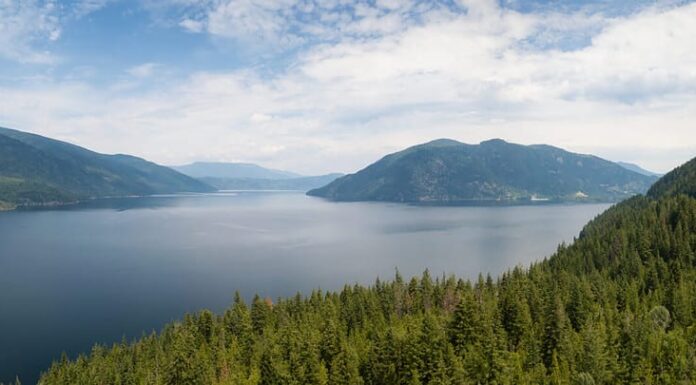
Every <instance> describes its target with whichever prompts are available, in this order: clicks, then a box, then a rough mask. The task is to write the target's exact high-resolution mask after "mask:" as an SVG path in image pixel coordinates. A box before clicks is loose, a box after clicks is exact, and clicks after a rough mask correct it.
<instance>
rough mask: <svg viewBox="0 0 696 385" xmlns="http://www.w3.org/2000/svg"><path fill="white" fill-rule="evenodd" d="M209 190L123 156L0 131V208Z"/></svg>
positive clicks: (43, 138) (148, 163)
mask: <svg viewBox="0 0 696 385" xmlns="http://www.w3.org/2000/svg"><path fill="white" fill-rule="evenodd" d="M212 190H213V188H212V187H211V186H208V185H206V184H205V183H203V182H200V181H198V180H195V179H193V178H191V177H188V176H186V175H183V174H181V173H178V172H176V171H174V170H171V169H169V168H167V167H163V166H159V165H157V164H155V163H152V162H148V161H146V160H144V159H141V158H137V157H134V156H129V155H121V154H118V155H105V154H100V153H96V152H93V151H90V150H87V149H84V148H82V147H79V146H76V145H73V144H69V143H66V142H61V141H58V140H53V139H49V138H46V137H43V136H39V135H34V134H30V133H26V132H22V131H17V130H12V129H9V128H1V127H0V207H3V208H5V209H7V208H12V207H15V206H22V205H43V204H52V203H66V202H74V201H77V200H81V199H88V198H98V197H108V196H129V195H150V194H164V193H174V192H207V191H212Z"/></svg>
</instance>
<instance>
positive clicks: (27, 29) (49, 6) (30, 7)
mask: <svg viewBox="0 0 696 385" xmlns="http://www.w3.org/2000/svg"><path fill="white" fill-rule="evenodd" d="M60 33H61V26H60V23H59V19H58V10H57V6H56V4H55V3H53V2H51V1H39V0H26V1H15V0H0V56H3V57H5V58H7V59H11V60H16V61H19V62H25V63H48V62H51V61H53V59H54V58H53V56H52V55H51V54H50V53H49V52H47V51H45V50H40V49H35V48H34V47H33V43H35V42H36V41H42V40H44V41H45V40H49V41H52V40H56V39H58V38H59V37H60Z"/></svg>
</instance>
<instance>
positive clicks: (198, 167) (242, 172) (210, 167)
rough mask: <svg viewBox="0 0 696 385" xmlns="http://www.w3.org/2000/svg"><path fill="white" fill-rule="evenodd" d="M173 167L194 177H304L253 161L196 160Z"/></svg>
mask: <svg viewBox="0 0 696 385" xmlns="http://www.w3.org/2000/svg"><path fill="white" fill-rule="evenodd" d="M172 169H174V170H177V171H179V172H180V173H182V174H186V175H188V176H191V177H194V178H225V179H228V178H232V179H239V178H253V179H289V178H299V177H302V175H300V174H296V173H294V172H290V171H283V170H274V169H270V168H265V167H261V166H259V165H256V164H253V163H223V162H195V163H191V164H186V165H183V166H172Z"/></svg>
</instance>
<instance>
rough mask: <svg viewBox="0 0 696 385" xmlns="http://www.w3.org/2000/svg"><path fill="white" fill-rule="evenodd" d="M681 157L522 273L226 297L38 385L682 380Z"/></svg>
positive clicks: (687, 254)
mask: <svg viewBox="0 0 696 385" xmlns="http://www.w3.org/2000/svg"><path fill="white" fill-rule="evenodd" d="M685 167H687V168H689V169H691V170H685V169H679V170H677V171H675V173H674V174H669V175H667V176H666V177H665V178H666V180H669V181H671V182H670V185H669V186H666V185H665V186H663V190H661V191H669V192H670V193H669V194H667V195H662V194H660V193H658V192H653V193H652V194H651V196H649V197H642V196H639V197H634V198H631V199H629V200H627V201H624V202H622V203H620V204H617V205H615V206H614V207H612V208H610V209H609V210H607V211H606V212H605V213H604V214H602V215H600V216H599V217H597V218H596V219H594V220H593V221H591V222H590V223H589V224H588V225H587V226H586V227H585V228H584V229H583V231H582V232H581V234H580V236H579V237H578V239H577V240H576V241H575V242H574V243H573V244H572V245H570V246H565V245H562V246H560V247H559V249H558V251H557V252H556V253H555V254H554V255H553V256H552V257H550V258H549V259H547V260H544V261H542V262H539V263H536V264H534V265H532V266H531V267H530V268H529V269H526V270H525V269H522V268H520V267H517V268H515V269H513V270H511V271H509V272H508V273H506V274H503V275H502V276H501V277H499V278H498V279H495V280H494V279H492V278H491V277H485V278H484V277H480V278H479V279H478V280H477V281H476V282H469V281H465V280H461V279H456V278H455V277H444V276H443V277H437V278H433V277H431V276H430V274H429V273H428V272H427V271H426V272H425V273H424V274H423V275H422V277H420V278H413V279H411V280H408V281H407V280H404V279H403V278H402V277H401V276H400V275H399V274H398V272H397V275H396V277H395V279H394V280H393V281H391V282H388V283H387V282H381V281H379V280H378V281H377V282H375V284H374V285H372V286H371V287H363V286H359V285H355V286H346V287H345V288H344V289H343V290H342V291H340V292H329V293H324V292H320V291H315V292H313V293H311V295H309V296H308V297H302V296H300V295H299V294H298V295H297V296H296V297H293V298H287V299H280V300H278V301H277V302H276V303H271V302H270V301H269V300H263V299H261V298H259V297H258V296H257V297H255V298H254V299H253V301H252V303H251V306H247V305H246V304H245V303H244V301H243V300H242V299H241V298H240V296H239V295H237V296H236V297H235V299H234V303H233V305H232V306H231V307H230V308H229V309H227V310H226V311H225V312H224V314H222V315H215V314H213V313H211V312H210V311H202V312H200V313H198V314H195V315H187V316H185V318H184V319H183V321H181V322H177V323H173V324H170V325H167V326H166V327H165V328H164V330H163V331H162V332H161V333H159V334H152V335H149V336H145V337H143V338H142V339H140V340H139V341H137V342H134V343H126V342H123V343H120V344H116V345H114V346H112V347H104V346H95V347H94V349H93V350H92V352H91V353H90V354H89V355H88V356H80V357H78V358H77V359H75V360H73V361H70V360H68V359H67V358H66V357H64V358H63V359H62V360H60V361H58V362H56V363H54V365H53V366H52V367H51V368H50V369H49V370H48V371H47V372H46V373H44V374H43V375H42V377H41V380H40V384H44V385H54V384H55V385H58V384H356V385H357V384H365V385H370V384H569V385H571V384H690V383H694V381H696V324H695V321H696V254H695V253H694V251H695V250H696V195H694V194H689V195H684V194H676V193H675V194H674V195H673V194H672V193H671V192H673V191H675V190H674V188H673V186H682V185H685V184H690V183H692V182H693V180H689V181H684V180H683V178H684V177H688V178H690V179H691V178H692V177H693V173H691V171H693V168H695V167H696V162H693V161H692V162H690V163H689V164H687V165H686V166H685ZM686 171H689V172H686ZM463 254H464V255H465V252H463Z"/></svg>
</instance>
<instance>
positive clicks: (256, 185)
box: [200, 174, 343, 191]
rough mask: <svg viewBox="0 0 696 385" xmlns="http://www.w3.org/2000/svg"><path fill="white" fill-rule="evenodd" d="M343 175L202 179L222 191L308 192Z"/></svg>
mask: <svg viewBox="0 0 696 385" xmlns="http://www.w3.org/2000/svg"><path fill="white" fill-rule="evenodd" d="M342 176H343V174H327V175H318V176H304V177H300V178H289V179H261V178H209V177H208V178H200V179H201V180H202V181H203V182H205V183H207V184H209V185H211V186H213V187H215V188H217V189H220V190H297V191H308V190H311V189H315V188H318V187H321V186H325V185H327V184H329V183H331V182H333V181H334V180H336V179H337V178H340V177H342Z"/></svg>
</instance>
